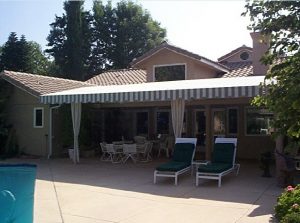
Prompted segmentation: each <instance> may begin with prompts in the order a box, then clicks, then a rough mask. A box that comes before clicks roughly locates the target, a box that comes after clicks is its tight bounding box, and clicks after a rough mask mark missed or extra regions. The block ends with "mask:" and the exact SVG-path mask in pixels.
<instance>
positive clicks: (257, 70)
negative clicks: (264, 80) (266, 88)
mask: <svg viewBox="0 0 300 223" xmlns="http://www.w3.org/2000/svg"><path fill="white" fill-rule="evenodd" d="M250 35H251V38H252V42H253V53H252V60H253V61H252V63H253V75H254V76H260V75H266V73H267V71H268V69H269V66H266V65H264V64H262V63H261V62H260V59H261V58H262V56H263V55H264V53H265V52H266V51H267V50H268V48H269V43H270V41H269V39H268V38H267V37H265V36H263V35H261V33H259V32H253V33H250Z"/></svg>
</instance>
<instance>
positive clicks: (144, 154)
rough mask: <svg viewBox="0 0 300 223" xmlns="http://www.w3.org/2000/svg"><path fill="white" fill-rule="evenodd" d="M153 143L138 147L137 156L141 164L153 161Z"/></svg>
mask: <svg viewBox="0 0 300 223" xmlns="http://www.w3.org/2000/svg"><path fill="white" fill-rule="evenodd" d="M152 147H153V143H152V142H146V143H145V144H142V145H141V144H140V145H137V155H138V161H139V162H149V161H151V160H152V156H151V152H152Z"/></svg>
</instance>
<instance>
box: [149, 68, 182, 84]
mask: <svg viewBox="0 0 300 223" xmlns="http://www.w3.org/2000/svg"><path fill="white" fill-rule="evenodd" d="M185 77H186V65H185V64H170V65H169V64H168V65H155V66H154V81H178V80H185V79H186V78H185Z"/></svg>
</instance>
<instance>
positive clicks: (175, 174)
mask: <svg viewBox="0 0 300 223" xmlns="http://www.w3.org/2000/svg"><path fill="white" fill-rule="evenodd" d="M176 143H192V144H194V145H195V147H194V152H193V155H192V159H191V165H192V161H193V159H194V156H195V151H196V144H197V139H196V138H176V141H175V144H176ZM191 165H190V166H188V167H186V168H184V169H182V170H179V171H177V172H171V171H158V170H155V171H154V178H153V183H154V184H156V181H157V180H156V178H157V177H171V178H174V179H175V185H176V186H177V183H178V176H179V175H180V174H183V173H185V172H188V171H190V170H191Z"/></svg>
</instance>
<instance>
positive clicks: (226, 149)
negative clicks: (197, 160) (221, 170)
mask: <svg viewBox="0 0 300 223" xmlns="http://www.w3.org/2000/svg"><path fill="white" fill-rule="evenodd" d="M233 155H234V144H233V143H216V144H215V145H214V151H213V155H212V163H228V164H232V163H233Z"/></svg>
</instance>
